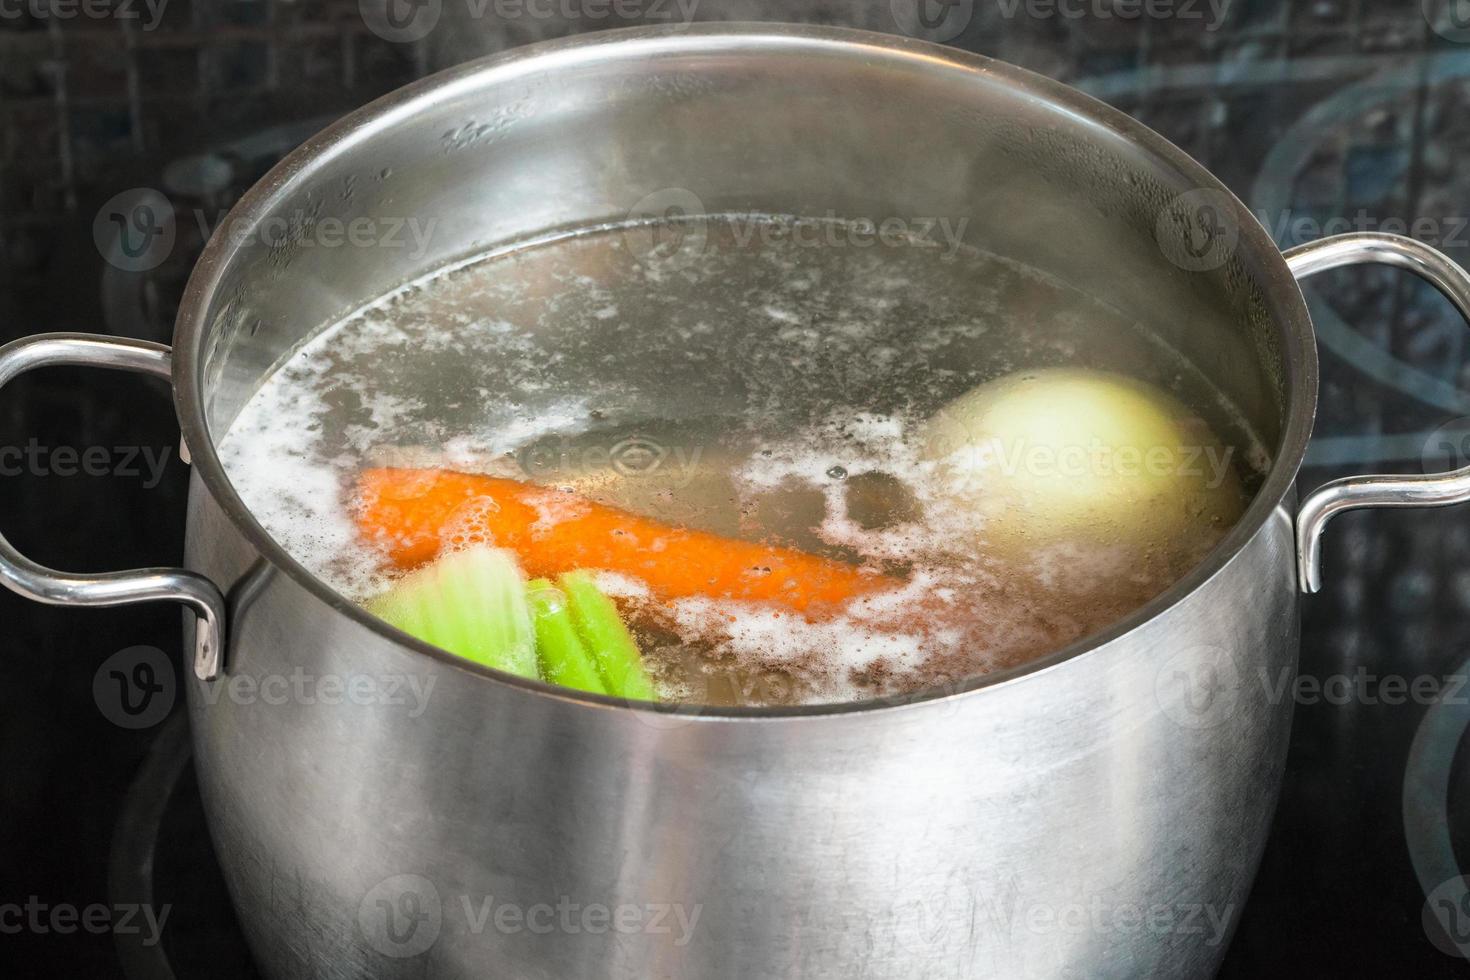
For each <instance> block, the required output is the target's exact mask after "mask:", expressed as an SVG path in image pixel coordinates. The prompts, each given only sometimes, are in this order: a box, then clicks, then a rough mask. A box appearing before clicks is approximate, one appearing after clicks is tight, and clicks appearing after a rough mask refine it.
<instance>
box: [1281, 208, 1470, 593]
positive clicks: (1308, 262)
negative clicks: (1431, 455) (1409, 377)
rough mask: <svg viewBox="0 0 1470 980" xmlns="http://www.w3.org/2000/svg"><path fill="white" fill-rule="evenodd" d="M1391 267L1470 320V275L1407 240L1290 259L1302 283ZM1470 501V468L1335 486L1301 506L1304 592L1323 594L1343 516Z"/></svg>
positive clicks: (1325, 249) (1306, 251)
mask: <svg viewBox="0 0 1470 980" xmlns="http://www.w3.org/2000/svg"><path fill="white" fill-rule="evenodd" d="M1365 263H1378V264H1381V265H1391V266H1395V267H1397V268H1400V269H1407V270H1408V271H1410V272H1412V273H1414V274H1415V275H1418V276H1420V277H1421V278H1423V279H1425V280H1427V281H1429V282H1430V283H1432V284H1433V285H1434V286H1435V288H1436V289H1438V290H1439V291H1440V292H1441V293H1444V295H1445V296H1446V297H1448V298H1449V300H1450V302H1452V303H1454V304H1455V307H1456V308H1457V309H1459V311H1460V313H1461V315H1463V316H1464V317H1465V318H1466V319H1467V320H1470V273H1467V272H1466V271H1465V270H1464V269H1462V268H1461V267H1460V266H1459V265H1457V264H1456V263H1455V262H1454V261H1452V260H1451V259H1450V258H1449V257H1448V256H1446V255H1445V254H1444V253H1443V252H1440V251H1439V250H1437V249H1434V248H1431V247H1430V246H1428V245H1425V244H1424V243H1422V242H1418V241H1415V240H1414V239H1412V238H1406V237H1404V236H1403V235H1388V234H1381V233H1366V232H1365V233H1359V234H1350V235H1336V236H1334V237H1332V238H1324V239H1322V240H1321V241H1316V242H1309V243H1307V244H1306V245H1301V246H1299V247H1297V248H1294V249H1291V250H1290V251H1289V252H1287V253H1286V264H1287V267H1288V268H1290V269H1291V272H1292V275H1294V276H1296V278H1297V279H1298V280H1301V279H1305V278H1306V277H1307V276H1312V275H1316V274H1317V273H1319V272H1326V271H1327V270H1329V269H1338V268H1341V267H1343V266H1348V265H1359V264H1365ZM1466 501H1470V466H1466V467H1464V468H1462V469H1458V470H1453V471H1451V472H1448V473H1425V474H1418V475H1416V474H1405V475H1400V476H1394V475H1382V476H1353V477H1348V478H1346V479H1342V480H1333V481H1332V482H1331V483H1327V484H1324V485H1323V486H1322V487H1319V488H1318V489H1317V490H1315V491H1313V492H1312V493H1311V494H1310V495H1309V496H1308V497H1307V498H1306V500H1304V501H1302V505H1301V509H1300V510H1299V511H1298V512H1297V519H1296V550H1297V551H1296V553H1297V567H1298V570H1299V574H1300V577H1301V588H1302V591H1303V592H1307V593H1313V592H1319V591H1321V589H1322V531H1323V530H1324V529H1325V528H1326V527H1327V523H1328V522H1329V521H1331V520H1332V519H1333V518H1334V517H1336V516H1337V515H1338V514H1341V513H1342V512H1343V511H1348V510H1357V509H1359V508H1362V507H1444V506H1448V505H1450V504H1460V503H1464V502H1466Z"/></svg>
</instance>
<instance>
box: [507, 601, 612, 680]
mask: <svg viewBox="0 0 1470 980" xmlns="http://www.w3.org/2000/svg"><path fill="white" fill-rule="evenodd" d="M526 598H527V599H528V600H529V602H530V604H531V618H532V619H533V620H534V621H535V624H536V655H537V657H538V659H540V661H541V676H542V678H543V679H545V680H546V681H548V682H550V683H552V684H560V685H561V686H562V687H572V688H576V689H577V690H579V691H590V692H592V693H593V694H606V693H607V687H606V685H604V684H603V683H602V678H601V677H600V676H599V675H598V673H597V665H596V664H595V663H593V660H592V655H591V654H589V653H588V652H587V647H586V646H584V645H583V643H582V638H581V637H580V636H578V635H577V627H576V624H575V623H573V622H572V613H571V610H570V609H568V608H567V597H566V595H565V594H563V593H562V591H561V589H558V588H557V587H556V586H555V585H553V584H552V582H551V580H550V579H545V578H538V579H535V580H533V581H532V582H530V583H529V584H528V585H527V586H526Z"/></svg>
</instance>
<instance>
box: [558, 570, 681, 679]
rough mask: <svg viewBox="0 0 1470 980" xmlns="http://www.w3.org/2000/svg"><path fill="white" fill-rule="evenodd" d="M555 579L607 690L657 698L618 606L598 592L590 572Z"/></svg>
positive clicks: (565, 575) (568, 574)
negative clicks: (564, 594) (565, 597)
mask: <svg viewBox="0 0 1470 980" xmlns="http://www.w3.org/2000/svg"><path fill="white" fill-rule="evenodd" d="M558 582H559V583H560V585H561V588H562V591H563V592H565V593H566V595H567V607H568V608H569V609H570V610H571V613H572V621H573V622H574V623H575V624H576V626H577V633H578V634H579V635H580V636H581V638H582V642H583V643H585V644H587V648H588V649H589V650H591V651H592V657H593V659H594V660H595V661H596V663H597V669H598V671H599V672H600V673H601V674H602V682H603V684H605V685H607V693H609V694H611V695H613V696H615V697H620V698H630V699H633V700H638V701H657V700H658V694H657V693H656V692H655V691H654V688H653V681H652V679H650V678H649V676H648V672H647V671H646V670H644V669H643V655H642V654H641V653H640V652H639V651H638V644H637V643H635V642H634V641H633V635H632V634H631V633H629V632H628V627H627V626H625V625H623V617H622V616H620V615H619V614H618V607H617V606H615V605H613V601H612V600H611V599H609V598H608V597H607V596H605V595H603V594H602V590H601V589H599V588H598V587H597V583H596V581H594V579H593V578H592V575H591V573H590V572H567V573H566V574H564V575H562V576H561V578H560V579H558Z"/></svg>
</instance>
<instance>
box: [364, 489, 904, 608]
mask: <svg viewBox="0 0 1470 980" xmlns="http://www.w3.org/2000/svg"><path fill="white" fill-rule="evenodd" d="M355 517H356V520H357V526H358V529H359V530H360V531H361V533H362V534H363V536H364V537H366V538H367V539H368V540H369V541H371V542H373V543H374V544H376V545H377V546H378V547H381V548H383V549H384V550H385V551H387V552H388V554H389V556H390V557H391V558H392V559H393V561H394V562H395V563H396V564H398V565H399V566H401V567H405V568H409V567H413V566H415V565H418V564H421V563H423V562H426V561H428V560H429V559H431V558H433V557H434V556H435V555H437V554H438V553H439V552H440V550H441V549H443V548H444V547H446V546H452V547H463V546H465V545H470V544H480V543H484V544H490V545H493V546H494V547H497V548H508V549H510V550H511V551H514V552H515V553H516V554H517V555H518V556H519V557H520V559H521V562H522V564H524V566H525V568H526V571H527V572H528V573H529V574H530V575H531V576H533V577H541V576H551V575H556V574H557V573H559V572H566V571H570V570H573V569H580V568H587V569H600V570H605V571H610V572H616V573H619V574H623V575H628V576H631V577H633V578H637V579H639V580H640V581H642V582H643V583H645V584H646V585H647V586H648V587H649V589H650V590H651V591H652V592H653V594H654V595H655V596H658V597H659V598H661V599H680V598H686V597H690V596H710V597H717V598H727V599H744V600H754V601H766V602H778V603H781V604H782V605H786V606H789V607H791V608H793V609H796V610H802V611H804V610H806V609H808V608H810V607H812V606H820V605H828V604H833V603H839V602H843V601H845V600H848V599H851V598H854V597H855V596H860V595H864V594H867V593H869V592H873V591H876V590H878V589H881V588H884V587H886V586H890V585H893V584H894V582H893V580H892V579H889V578H887V577H885V576H881V575H873V574H868V573H864V572H862V571H861V570H859V569H858V568H856V567H854V566H852V565H848V564H845V563H843V562H837V561H830V560H828V559H825V558H819V557H817V556H815V555H810V554H807V553H805V552H801V551H796V550H793V549H791V548H781V547H775V546H772V545H764V544H756V543H754V542H750V541H740V540H735V539H731V538H722V537H719V536H718V535H714V534H708V533H706V532H704V531H692V530H688V529H686V528H680V527H672V526H670V525H667V524H661V523H659V522H657V521H654V520H651V519H649V518H647V517H640V516H638V515H637V514H631V513H629V512H627V511H624V510H618V509H617V508H614V507H608V506H605V505H603V504H598V503H594V502H593V501H591V500H588V499H587V498H586V497H582V496H578V495H576V494H571V493H568V492H565V491H559V490H550V489H547V488H545V487H538V486H533V485H531V484H526V483H520V482H517V481H515V480H506V479H501V478H499V477H492V476H480V475H476V474H471V473H456V472H452V471H449V470H426V469H370V470H364V471H363V472H362V473H361V474H360V475H359V477H358V483H357V495H356V500H355Z"/></svg>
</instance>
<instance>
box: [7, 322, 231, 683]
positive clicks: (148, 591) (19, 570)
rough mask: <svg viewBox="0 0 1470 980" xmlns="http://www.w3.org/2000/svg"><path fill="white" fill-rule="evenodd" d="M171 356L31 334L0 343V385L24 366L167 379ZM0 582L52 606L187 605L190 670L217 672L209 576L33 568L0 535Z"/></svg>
mask: <svg viewBox="0 0 1470 980" xmlns="http://www.w3.org/2000/svg"><path fill="white" fill-rule="evenodd" d="M172 360H173V359H172V353H171V352H170V350H169V349H168V348H167V347H165V346H164V345H162V344H154V343H150V342H148V341H145V340H124V339H119V338H116V337H102V336H97V335H95V334H66V333H51V334H38V335H37V336H34V337H26V338H24V339H21V340H16V341H13V342H11V343H9V344H6V345H5V346H4V347H0V387H3V386H4V385H6V384H8V383H9V382H10V381H11V380H12V379H13V378H15V377H16V376H17V375H20V374H24V373H25V372H26V371H29V370H31V369H32V368H38V367H44V366H47V365H52V364H81V365H87V366H90V367H101V368H113V369H121V370H125V371H139V372H142V373H145V374H151V375H153V376H155V377H159V378H163V379H165V380H171V378H172ZM0 584H3V585H4V586H5V587H6V588H8V589H10V590H11V591H12V592H16V593H18V594H20V595H23V596H25V597H27V598H29V599H35V600H36V601H37V602H44V603H48V604H50V605H54V606H123V605H129V604H131V603H134V602H152V601H154V600H156V599H168V600H172V601H174V602H182V603H184V604H185V605H186V606H189V607H190V608H191V609H193V610H194V615H195V617H196V619H195V629H194V673H195V675H196V676H197V677H199V679H200V680H213V679H214V678H215V677H216V676H218V674H219V669H220V656H221V653H222V651H223V650H224V621H225V597H224V595H223V594H222V593H221V592H220V590H219V588H218V586H216V585H215V584H214V583H213V582H211V581H210V580H209V579H207V578H205V577H204V576H202V575H200V574H198V573H197V572H191V571H188V570H187V569H183V568H140V569H137V570H135V571H131V572H103V573H98V574H96V575H77V574H73V573H70V572H58V571H56V570H55V569H51V568H47V567H46V566H44V565H38V564H37V563H35V562H33V561H31V560H30V559H29V558H27V557H26V556H25V555H22V554H21V553H20V552H19V551H17V550H16V549H15V546H14V545H12V544H11V543H10V542H9V541H7V540H6V539H5V537H4V536H3V535H0Z"/></svg>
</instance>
